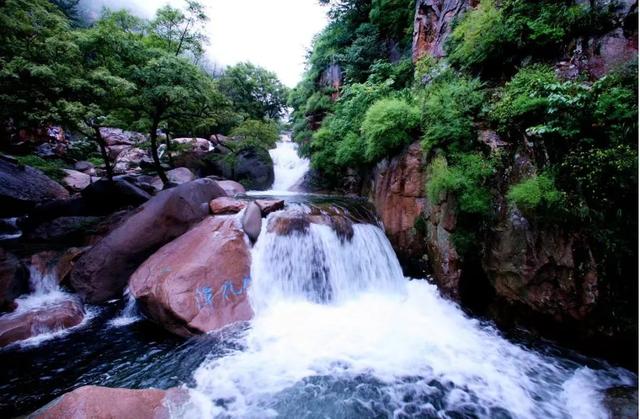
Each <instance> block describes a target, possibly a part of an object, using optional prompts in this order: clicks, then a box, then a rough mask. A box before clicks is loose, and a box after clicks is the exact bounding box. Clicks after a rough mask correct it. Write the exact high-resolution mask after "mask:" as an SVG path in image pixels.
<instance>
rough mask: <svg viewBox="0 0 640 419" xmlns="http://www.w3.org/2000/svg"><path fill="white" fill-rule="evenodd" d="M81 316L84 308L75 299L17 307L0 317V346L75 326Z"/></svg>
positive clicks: (79, 321)
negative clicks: (30, 306)
mask: <svg viewBox="0 0 640 419" xmlns="http://www.w3.org/2000/svg"><path fill="white" fill-rule="evenodd" d="M83 318H84V308H83V307H82V304H80V303H79V302H78V301H76V300H64V301H60V302H57V303H50V304H47V305H44V306H40V307H38V308H35V309H32V310H28V311H20V309H18V310H17V311H16V312H14V313H9V314H5V315H4V316H2V317H0V346H6V345H9V344H11V343H14V342H18V341H21V340H24V339H28V338H30V337H33V336H37V335H39V334H42V333H49V332H54V331H58V330H63V329H68V328H70V327H73V326H77V325H78V324H80V323H81V322H82V319H83Z"/></svg>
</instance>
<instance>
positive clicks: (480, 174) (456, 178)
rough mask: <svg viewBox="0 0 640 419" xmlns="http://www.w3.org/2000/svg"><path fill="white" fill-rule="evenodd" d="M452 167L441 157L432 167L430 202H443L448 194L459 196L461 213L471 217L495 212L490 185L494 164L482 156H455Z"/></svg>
mask: <svg viewBox="0 0 640 419" xmlns="http://www.w3.org/2000/svg"><path fill="white" fill-rule="evenodd" d="M451 160H452V161H453V165H451V166H449V164H448V162H447V160H446V159H445V158H444V157H442V156H438V157H436V158H435V159H433V161H432V162H431V164H430V165H429V175H428V180H427V184H426V190H427V194H428V196H429V199H431V200H432V201H434V202H439V201H440V200H442V199H443V195H444V194H446V193H452V194H454V195H455V197H456V199H457V201H458V208H459V209H460V211H462V212H465V213H467V214H477V215H486V214H488V213H489V211H490V210H491V192H490V191H489V189H488V188H487V181H488V179H489V178H490V177H491V176H492V175H493V173H494V171H495V168H494V162H493V161H492V160H491V159H487V158H486V157H485V156H483V155H482V154H480V153H461V154H456V155H454V156H453V157H452V158H451Z"/></svg>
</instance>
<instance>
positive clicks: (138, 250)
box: [71, 179, 225, 303]
mask: <svg viewBox="0 0 640 419" xmlns="http://www.w3.org/2000/svg"><path fill="white" fill-rule="evenodd" d="M224 195H225V193H224V191H223V190H222V188H220V187H219V186H218V185H217V183H216V182H215V181H214V180H211V179H198V180H195V181H193V182H189V183H185V184H183V185H180V186H178V187H175V188H172V189H169V190H166V191H163V192H160V193H159V194H158V195H156V196H155V197H154V198H152V199H151V200H149V201H148V202H147V203H145V204H144V205H143V206H142V207H140V208H139V209H138V211H137V212H136V213H135V214H134V215H132V216H131V217H130V218H128V219H127V220H126V221H125V222H124V223H123V224H122V225H120V226H119V227H117V228H116V229H115V230H113V231H112V232H111V233H110V234H109V235H107V236H106V237H105V238H104V239H102V240H101V241H100V242H99V243H98V244H97V245H96V246H94V247H93V248H92V249H91V250H89V251H88V252H87V253H86V254H84V255H83V256H82V257H81V258H80V259H79V260H78V262H77V263H76V265H75V266H74V269H73V271H72V272H71V285H72V286H73V288H74V289H75V290H76V291H78V292H79V293H80V294H81V295H82V296H83V298H85V299H86V300H87V301H89V302H92V303H97V302H103V301H107V300H109V299H111V298H114V297H119V296H120V295H121V293H122V290H123V288H124V286H125V284H126V282H127V279H128V278H129V276H130V275H131V273H132V272H133V271H135V270H136V268H137V267H138V266H139V265H140V263H142V262H143V261H144V260H145V259H146V258H147V257H149V256H150V255H151V254H153V252H155V251H156V250H157V249H159V248H160V247H161V246H162V245H164V244H166V243H168V242H169V241H171V240H173V239H175V238H176V237H178V236H180V235H182V234H183V233H184V232H186V231H187V230H188V229H189V227H191V226H192V225H193V224H195V223H197V222H199V221H200V220H202V219H203V218H204V217H205V216H206V215H208V213H209V208H208V203H209V201H211V200H212V199H213V198H216V197H219V196H224Z"/></svg>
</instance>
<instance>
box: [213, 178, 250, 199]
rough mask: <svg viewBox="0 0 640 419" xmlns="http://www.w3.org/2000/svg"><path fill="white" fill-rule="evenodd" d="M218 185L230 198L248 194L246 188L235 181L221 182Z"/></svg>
mask: <svg viewBox="0 0 640 419" xmlns="http://www.w3.org/2000/svg"><path fill="white" fill-rule="evenodd" d="M218 185H220V187H221V188H222V189H224V191H225V192H226V193H227V195H229V196H235V195H239V194H244V193H246V192H247V191H246V190H245V189H244V186H242V185H241V184H239V183H238V182H235V181H233V180H219V181H218Z"/></svg>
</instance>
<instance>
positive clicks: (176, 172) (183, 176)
mask: <svg viewBox="0 0 640 419" xmlns="http://www.w3.org/2000/svg"><path fill="white" fill-rule="evenodd" d="M165 174H166V175H167V178H168V179H169V182H170V183H173V184H176V185H182V184H183V183H187V182H191V181H192V180H194V179H195V178H196V176H195V175H194V174H193V172H192V171H191V170H189V169H187V168H186V167H178V168H176V169H172V170H169V171H167V172H165ZM151 185H153V187H154V189H155V190H157V191H161V190H162V189H163V188H164V185H163V184H162V181H161V180H160V177H158V176H155V177H154V178H153V179H152V181H151ZM223 189H224V188H223Z"/></svg>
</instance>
